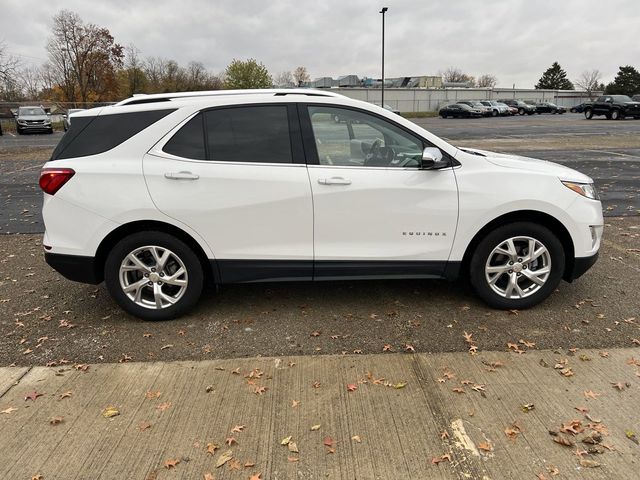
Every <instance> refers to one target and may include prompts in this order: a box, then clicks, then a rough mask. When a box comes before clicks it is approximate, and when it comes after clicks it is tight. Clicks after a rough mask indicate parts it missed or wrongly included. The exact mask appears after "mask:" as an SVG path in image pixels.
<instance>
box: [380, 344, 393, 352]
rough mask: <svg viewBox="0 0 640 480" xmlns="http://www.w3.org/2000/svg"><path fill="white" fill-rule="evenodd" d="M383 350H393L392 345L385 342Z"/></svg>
mask: <svg viewBox="0 0 640 480" xmlns="http://www.w3.org/2000/svg"><path fill="white" fill-rule="evenodd" d="M382 351H383V352H393V347H392V346H391V345H389V344H386V345H384V346H383V347H382Z"/></svg>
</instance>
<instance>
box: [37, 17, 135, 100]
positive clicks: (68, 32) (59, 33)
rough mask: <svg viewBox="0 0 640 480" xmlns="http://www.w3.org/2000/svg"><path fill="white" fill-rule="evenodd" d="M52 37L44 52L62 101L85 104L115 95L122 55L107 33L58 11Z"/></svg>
mask: <svg viewBox="0 0 640 480" xmlns="http://www.w3.org/2000/svg"><path fill="white" fill-rule="evenodd" d="M52 33H53V35H52V36H51V38H50V39H49V42H48V43H47V51H48V53H49V61H50V64H51V67H52V70H53V72H54V73H55V74H56V77H57V81H58V85H59V86H60V88H61V89H62V91H63V94H64V97H65V100H67V101H71V102H76V101H80V102H82V103H87V102H90V101H96V100H97V101H101V100H109V99H112V98H113V97H115V96H116V95H117V90H118V85H117V81H116V71H117V70H119V69H120V68H122V59H123V57H124V51H123V48H122V47H121V46H120V45H119V44H117V43H115V41H114V38H113V36H112V35H111V34H110V33H109V30H108V29H106V28H103V27H99V26H98V25H94V24H90V23H88V24H85V23H83V21H82V19H81V18H80V16H79V15H78V14H77V13H73V12H70V11H68V10H61V11H60V12H59V13H58V14H56V15H55V16H54V17H53V31H52Z"/></svg>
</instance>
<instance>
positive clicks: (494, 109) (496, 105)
mask: <svg viewBox="0 0 640 480" xmlns="http://www.w3.org/2000/svg"><path fill="white" fill-rule="evenodd" d="M480 103H481V104H482V105H484V106H485V107H488V108H490V109H491V115H493V116H494V117H497V116H499V115H500V116H502V115H510V112H509V106H508V105H505V104H504V103H501V102H496V101H495V100H480Z"/></svg>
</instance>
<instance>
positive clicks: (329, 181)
mask: <svg viewBox="0 0 640 480" xmlns="http://www.w3.org/2000/svg"><path fill="white" fill-rule="evenodd" d="M318 183H319V184H320V185H351V180H349V179H348V178H344V177H330V178H319V179H318Z"/></svg>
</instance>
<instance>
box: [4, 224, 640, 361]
mask: <svg viewBox="0 0 640 480" xmlns="http://www.w3.org/2000/svg"><path fill="white" fill-rule="evenodd" d="M606 223H607V224H606V226H605V240H604V244H603V247H602V250H601V253H600V259H599V261H598V262H597V263H596V265H595V266H594V267H593V268H592V269H591V270H590V271H588V272H587V273H586V274H585V275H584V276H583V277H582V278H580V279H578V280H577V281H575V282H574V283H572V284H568V283H564V282H563V283H561V284H560V286H559V287H558V291H557V292H556V293H554V294H553V295H552V296H551V297H550V298H549V299H548V300H546V301H545V302H544V303H542V304H541V305H538V306H537V307H535V308H533V309H530V310H526V311H520V312H518V311H513V312H509V311H498V310H493V309H490V308H488V307H486V306H485V305H484V304H482V303H481V302H480V301H479V300H478V298H477V297H476V296H475V295H474V293H473V292H472V291H471V289H470V288H469V287H468V286H467V285H466V284H465V282H463V281H460V282H456V283H447V282H445V281H423V280H390V281H364V282H348V281H345V282H318V283H296V284H289V283H277V284H248V285H234V286H226V287H224V288H223V289H222V290H221V291H220V292H218V293H216V292H215V291H213V290H208V291H206V292H205V294H204V295H203V298H202V299H201V301H200V303H199V305H198V306H197V308H196V309H195V310H194V311H193V312H192V313H190V314H189V315H187V316H185V317H183V318H180V319H177V320H172V321H167V322H144V321H140V320H137V319H135V318H133V317H131V316H129V315H127V314H124V313H123V312H122V311H121V310H120V309H119V308H118V307H117V306H116V305H115V304H114V302H113V301H112V300H111V298H110V297H109V296H108V293H107V291H106V288H105V287H104V285H98V286H93V285H84V284H79V283H74V282H70V281H68V280H65V279H64V278H62V277H61V276H60V275H59V274H58V273H56V272H55V271H53V270H52V269H51V268H49V267H48V266H47V265H46V264H45V263H44V260H43V255H42V246H41V237H40V235H24V234H23V235H1V236H0V366H2V365H5V366H6V365H11V364H16V365H47V364H49V365H63V364H67V363H70V364H84V363H101V362H119V361H123V362H124V361H130V360H132V361H169V360H202V359H213V358H231V357H259V356H279V355H323V354H337V355H341V354H370V353H393V352H396V353H409V352H413V351H416V352H455V351H462V352H465V351H467V350H468V349H469V343H468V342H467V341H466V340H465V333H470V334H471V335H472V338H473V341H474V344H475V345H476V346H477V348H478V349H479V350H481V351H488V350H498V351H500V350H502V351H506V350H507V349H508V345H507V344H508V343H511V344H515V345H521V346H522V345H524V344H525V342H531V343H535V344H536V345H537V348H542V349H550V350H554V349H556V348H560V347H563V348H565V349H569V348H597V349H607V348H612V347H629V348H633V347H635V346H637V345H638V344H640V328H639V327H640V316H639V315H638V313H639V312H640V288H639V287H640V217H625V218H609V219H607V222H606Z"/></svg>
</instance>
